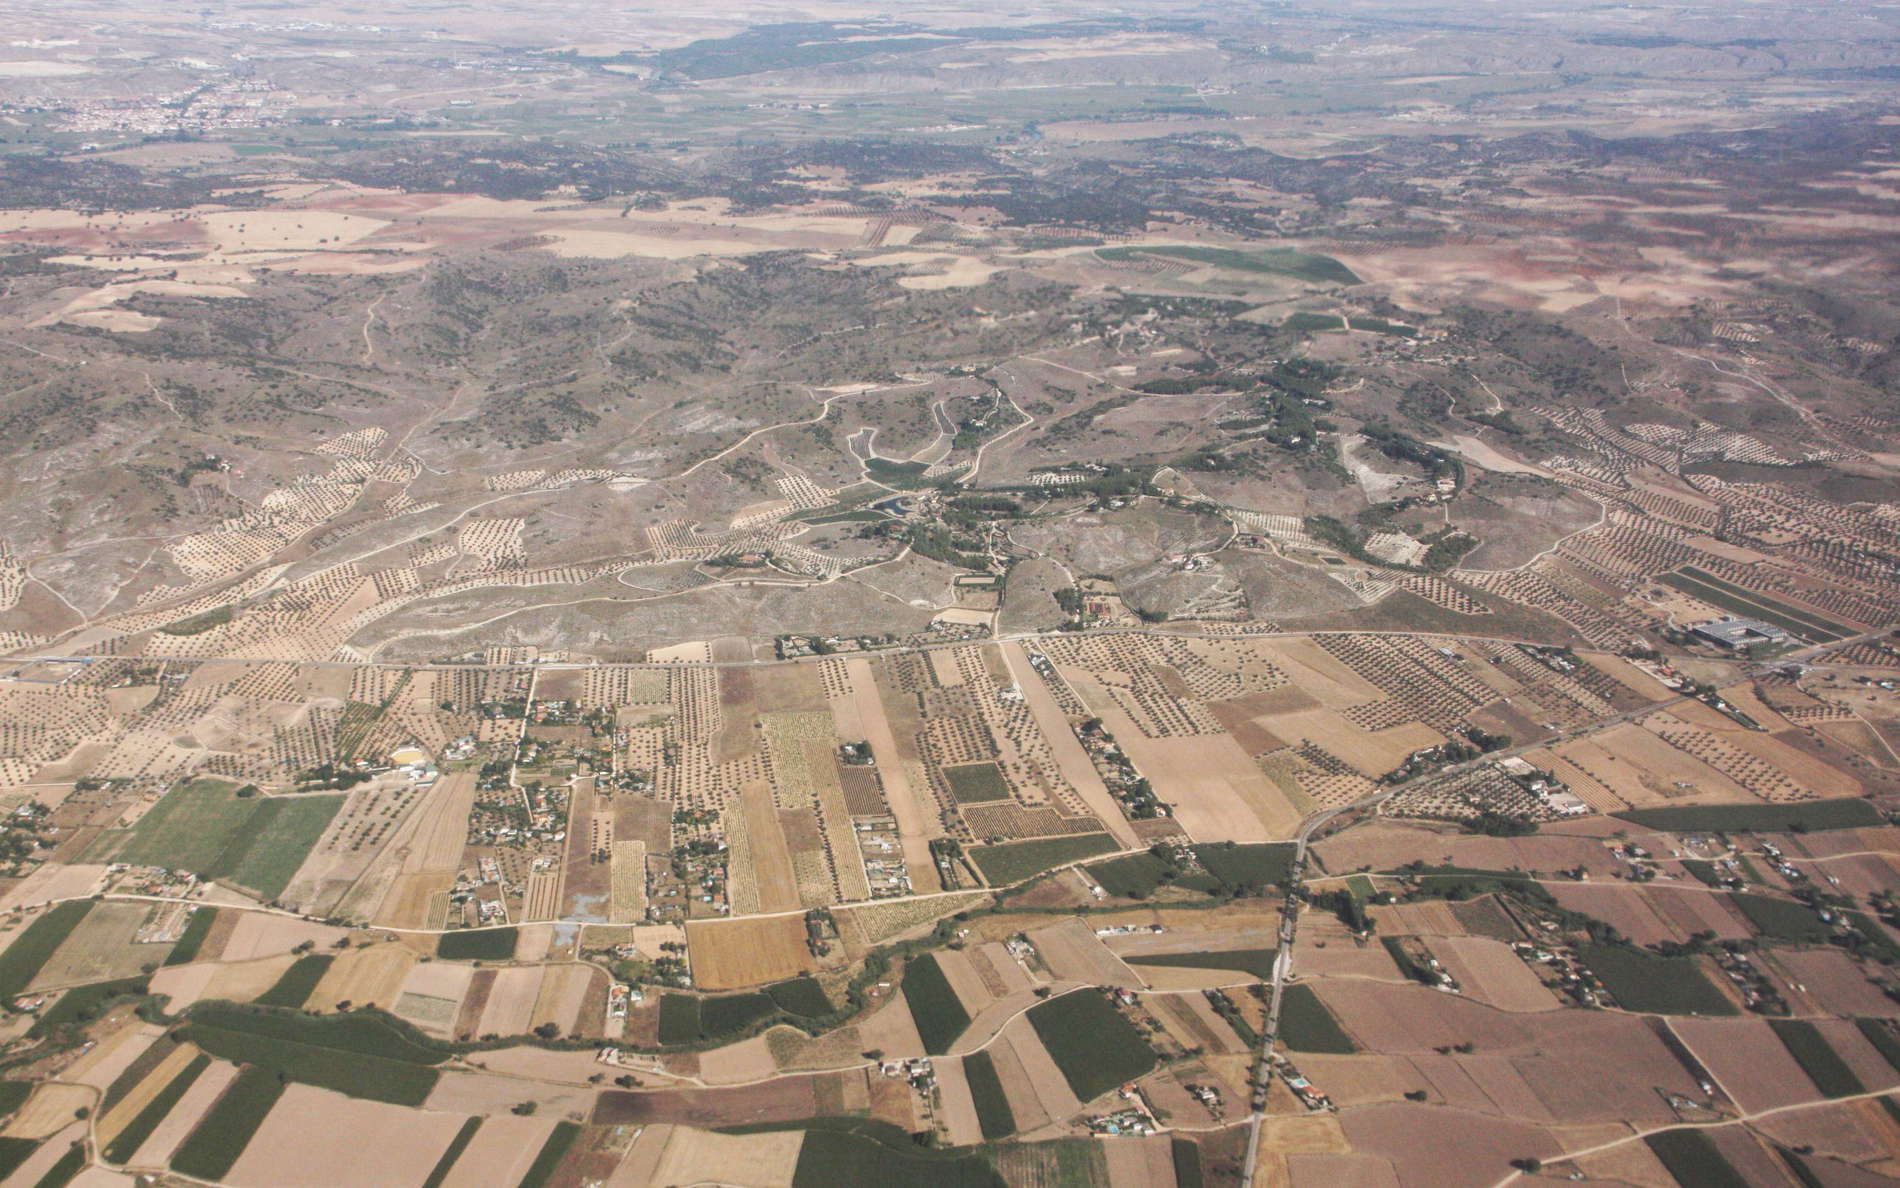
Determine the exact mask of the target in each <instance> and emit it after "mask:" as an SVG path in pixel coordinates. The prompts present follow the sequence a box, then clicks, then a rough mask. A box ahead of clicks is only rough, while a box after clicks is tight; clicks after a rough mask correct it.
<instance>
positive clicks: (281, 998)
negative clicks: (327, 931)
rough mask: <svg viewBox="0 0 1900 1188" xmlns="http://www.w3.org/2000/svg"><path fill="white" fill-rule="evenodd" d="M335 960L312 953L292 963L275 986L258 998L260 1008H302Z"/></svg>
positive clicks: (322, 954) (325, 955) (326, 955)
mask: <svg viewBox="0 0 1900 1188" xmlns="http://www.w3.org/2000/svg"><path fill="white" fill-rule="evenodd" d="M332 960H334V958H332V957H331V956H330V955H329V954H327V953H310V954H307V955H305V956H302V957H299V958H297V959H296V960H295V961H293V962H291V963H290V968H289V969H286V970H285V971H284V972H283V973H282V974H281V975H280V976H279V977H278V979H277V982H276V984H275V985H273V986H272V987H271V988H270V989H268V990H266V991H264V993H262V994H260V995H258V996H257V999H256V1002H257V1005H258V1006H267V1007H293V1008H294V1007H300V1006H302V1005H303V1004H304V1003H305V1002H306V1001H308V1000H309V998H310V993H311V991H313V990H315V989H316V988H317V983H318V982H321V981H322V980H323V975H324V974H325V973H327V972H329V969H330V962H331V961H332Z"/></svg>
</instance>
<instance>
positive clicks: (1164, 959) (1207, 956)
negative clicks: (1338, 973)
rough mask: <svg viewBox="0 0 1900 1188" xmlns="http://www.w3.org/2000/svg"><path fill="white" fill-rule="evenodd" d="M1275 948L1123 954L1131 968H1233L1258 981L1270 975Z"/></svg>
mask: <svg viewBox="0 0 1900 1188" xmlns="http://www.w3.org/2000/svg"><path fill="white" fill-rule="evenodd" d="M1276 952H1277V950H1274V949H1197V950H1195V951H1194V952H1191V953H1124V954H1122V960H1123V961H1126V962H1127V963H1128V964H1130V965H1160V966H1166V967H1168V968H1171V969H1232V970H1238V971H1239V972H1241V973H1249V974H1252V975H1253V976H1254V977H1256V978H1259V979H1260V980H1261V981H1263V982H1264V981H1266V980H1267V979H1268V978H1271V977H1272V976H1273V959H1274V955H1275V953H1276Z"/></svg>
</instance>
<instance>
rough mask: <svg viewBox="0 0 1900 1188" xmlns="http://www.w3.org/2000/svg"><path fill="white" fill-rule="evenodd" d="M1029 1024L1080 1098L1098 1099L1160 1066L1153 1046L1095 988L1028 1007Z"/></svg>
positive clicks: (1085, 1100) (1085, 1099)
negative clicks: (1156, 1061) (1157, 1064)
mask: <svg viewBox="0 0 1900 1188" xmlns="http://www.w3.org/2000/svg"><path fill="white" fill-rule="evenodd" d="M1029 1023H1030V1026H1032V1027H1034V1028H1035V1029H1036V1037H1037V1038H1038V1039H1040V1040H1041V1041H1042V1046H1043V1047H1044V1048H1047V1049H1048V1051H1049V1056H1050V1058H1051V1059H1053V1060H1054V1061H1055V1062H1056V1067H1057V1068H1059V1069H1061V1070H1062V1076H1063V1079H1065V1080H1067V1081H1068V1082H1069V1088H1070V1089H1071V1090H1073V1091H1074V1092H1075V1096H1076V1097H1077V1099H1079V1100H1081V1101H1084V1102H1087V1101H1093V1100H1095V1099H1096V1098H1098V1097H1100V1096H1101V1095H1102V1094H1104V1093H1107V1092H1108V1091H1109V1090H1111V1089H1113V1088H1115V1087H1116V1086H1118V1085H1122V1084H1125V1083H1127V1082H1129V1081H1132V1080H1134V1079H1136V1078H1137V1077H1140V1076H1142V1075H1144V1074H1146V1073H1147V1072H1149V1071H1150V1070H1151V1069H1153V1068H1154V1066H1155V1054H1154V1049H1153V1048H1150V1047H1149V1046H1148V1041H1147V1040H1146V1039H1144V1038H1142V1034H1141V1032H1140V1031H1138V1030H1137V1029H1136V1028H1135V1025H1134V1024H1133V1023H1130V1022H1129V1021H1128V1019H1127V1017H1126V1016H1125V1015H1123V1014H1122V1013H1121V1012H1120V1011H1118V1010H1116V1009H1115V1008H1114V1007H1113V1006H1112V1005H1110V1003H1109V1001H1108V999H1107V998H1106V997H1104V996H1103V995H1102V994H1100V993H1098V992H1097V991H1095V990H1077V991H1075V992H1073V993H1070V994H1064V995H1063V996H1062V997H1060V998H1051V999H1049V1000H1048V1001H1046V1002H1040V1003H1037V1004H1036V1005H1035V1006H1033V1007H1031V1008H1029Z"/></svg>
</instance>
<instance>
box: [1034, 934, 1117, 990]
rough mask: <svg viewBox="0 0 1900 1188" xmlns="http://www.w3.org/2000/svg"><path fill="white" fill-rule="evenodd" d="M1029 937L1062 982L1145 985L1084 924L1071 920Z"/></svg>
mask: <svg viewBox="0 0 1900 1188" xmlns="http://www.w3.org/2000/svg"><path fill="white" fill-rule="evenodd" d="M1028 935H1029V941H1030V943H1031V944H1033V945H1035V946H1036V952H1037V953H1039V954H1041V956H1042V959H1043V961H1044V962H1045V963H1047V964H1048V966H1049V969H1050V971H1051V972H1053V973H1054V974H1055V975H1056V976H1057V977H1058V978H1065V979H1069V980H1072V981H1077V982H1090V983H1093V984H1095V985H1100V986H1133V985H1137V984H1139V983H1140V981H1141V978H1140V977H1139V976H1138V975H1137V974H1136V973H1135V971H1134V970H1132V969H1129V968H1128V966H1127V965H1125V964H1123V962H1122V959H1121V958H1119V957H1117V956H1116V955H1115V954H1113V953H1111V952H1109V950H1108V946H1106V945H1104V944H1103V943H1102V940H1101V938H1100V937H1098V936H1096V935H1095V931H1094V929H1092V928H1091V927H1089V925H1088V923H1087V922H1086V921H1084V920H1081V919H1079V918H1071V919H1068V920H1064V921H1063V922H1062V923H1060V924H1054V925H1051V926H1050V927H1047V928H1038V929H1036V930H1035V931H1034V932H1031V933H1029V934H1028Z"/></svg>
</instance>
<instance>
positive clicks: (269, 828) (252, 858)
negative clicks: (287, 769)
mask: <svg viewBox="0 0 1900 1188" xmlns="http://www.w3.org/2000/svg"><path fill="white" fill-rule="evenodd" d="M342 807H343V797H341V796H318V795H303V796H298V797H295V798H292V797H287V796H276V797H272V798H271V799H269V800H265V801H261V802H259V804H258V807H257V811H256V812H254V813H252V814H251V819H250V820H249V821H247V822H245V824H244V827H243V828H242V829H240V830H239V831H238V835H237V837H236V838H235V839H234V844H233V845H232V847H231V848H230V849H228V850H226V851H225V852H224V853H223V854H220V855H219V856H218V865H217V869H216V871H215V872H214V873H213V874H212V876H211V877H212V878H216V879H224V880H227V881H229V882H233V883H236V884H237V885H238V886H240V887H244V888H247V889H249V890H251V891H255V892H257V893H258V894H259V895H261V896H263V897H264V898H265V899H267V900H269V899H276V898H277V897H278V896H279V895H282V894H283V893H284V888H285V887H288V886H289V885H290V880H291V878H292V877H293V876H295V875H296V873H297V868H298V867H300V866H302V865H303V860H304V857H305V855H307V854H309V853H310V847H312V846H314V845H316V844H317V839H318V838H320V837H322V836H323V831H324V830H325V829H328V828H329V827H330V821H331V819H332V818H334V817H335V816H336V814H337V810H338V809H340V808H342Z"/></svg>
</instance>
